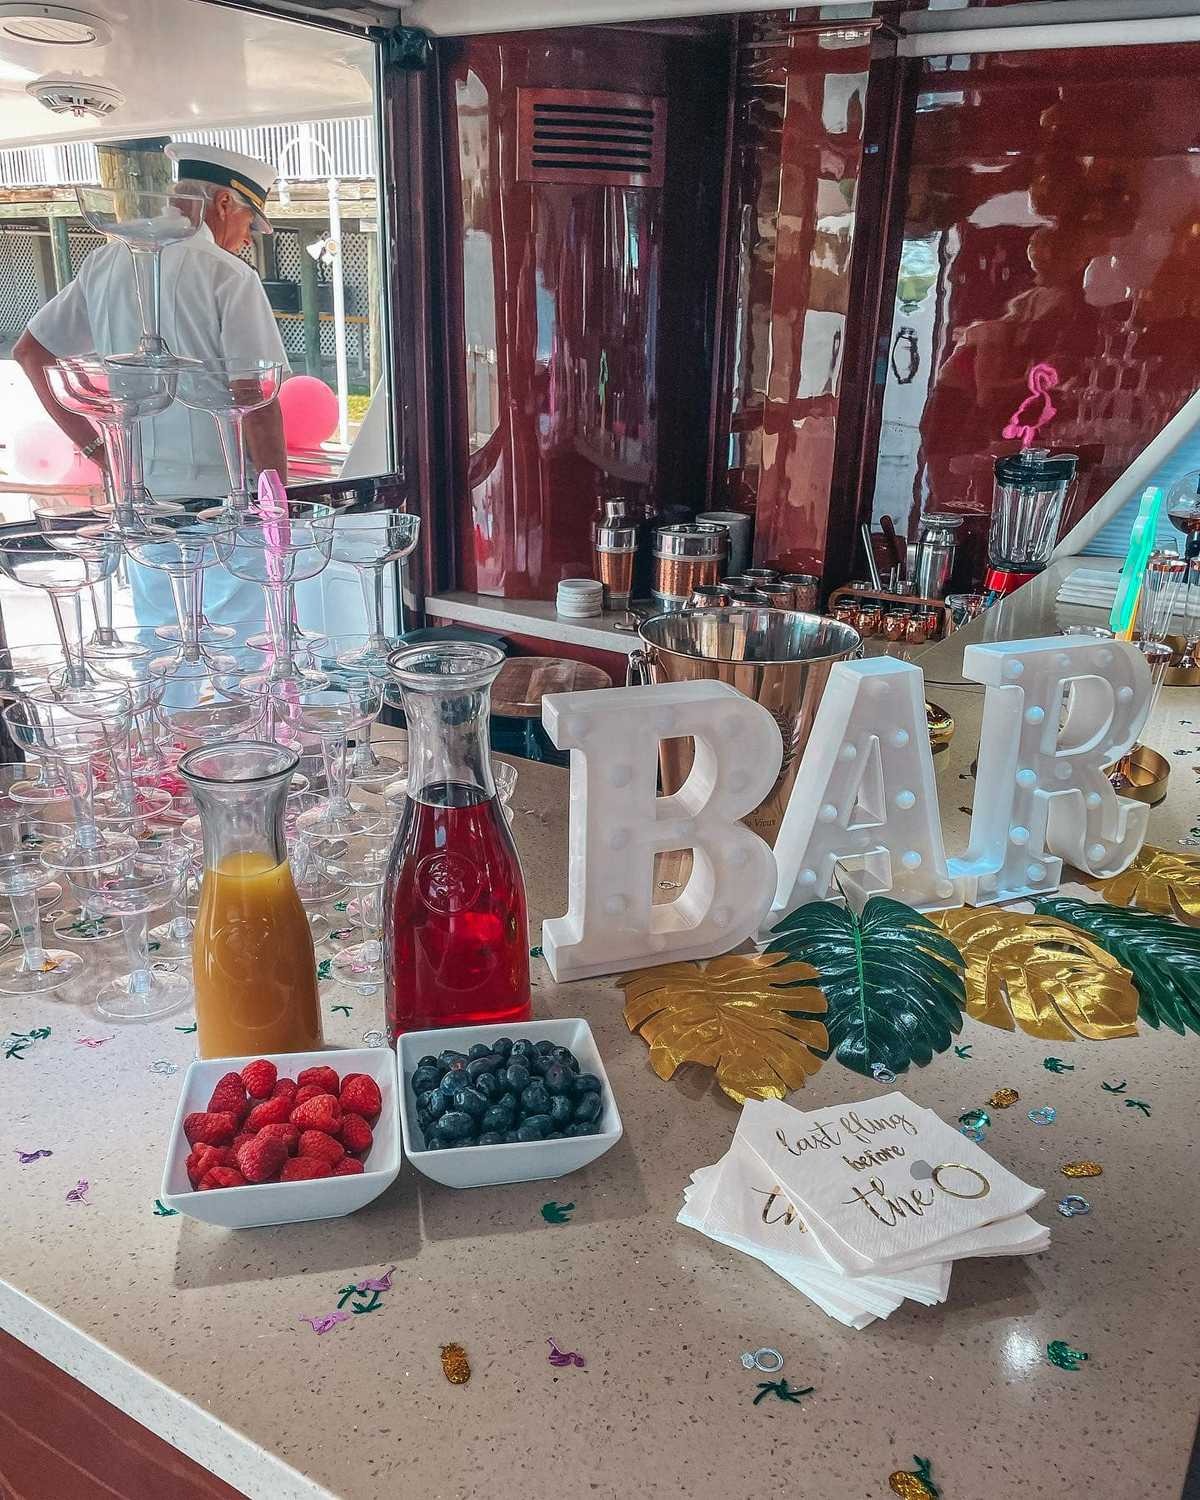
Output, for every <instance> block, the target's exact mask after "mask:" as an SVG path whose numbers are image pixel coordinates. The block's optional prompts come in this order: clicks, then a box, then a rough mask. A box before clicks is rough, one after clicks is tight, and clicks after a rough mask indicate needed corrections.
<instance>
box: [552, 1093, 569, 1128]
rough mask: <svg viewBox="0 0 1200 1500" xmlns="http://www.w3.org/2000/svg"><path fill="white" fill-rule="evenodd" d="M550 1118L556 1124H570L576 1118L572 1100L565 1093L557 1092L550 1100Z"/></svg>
mask: <svg viewBox="0 0 1200 1500" xmlns="http://www.w3.org/2000/svg"><path fill="white" fill-rule="evenodd" d="M550 1118H551V1119H552V1120H553V1121H554V1123H555V1124H556V1125H569V1124H570V1123H571V1120H572V1119H573V1118H574V1111H573V1109H572V1107H571V1101H570V1100H569V1099H568V1098H567V1096H566V1095H565V1094H555V1095H554V1097H553V1098H552V1099H551V1100H550Z"/></svg>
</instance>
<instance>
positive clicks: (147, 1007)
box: [72, 859, 192, 1021]
mask: <svg viewBox="0 0 1200 1500" xmlns="http://www.w3.org/2000/svg"><path fill="white" fill-rule="evenodd" d="M179 879H180V876H179V873H178V869H177V867H175V866H172V865H171V864H168V863H167V862H165V861H163V860H157V859H133V860H129V861H128V862H127V863H126V864H124V865H122V866H121V867H120V868H119V869H116V870H111V871H108V872H107V873H106V874H104V875H103V876H101V877H100V878H99V879H97V880H96V882H95V884H94V886H82V887H80V888H78V889H77V892H76V894H77V895H79V896H80V897H81V898H82V897H85V896H86V897H87V899H88V900H89V901H90V903H91V904H92V906H93V907H94V908H95V909H96V910H97V911H99V912H100V913H101V914H102V915H104V916H109V917H116V918H118V919H119V920H120V922H121V925H122V929H123V932H124V937H125V948H126V952H127V954H128V956H129V966H130V967H129V971H128V973H125V974H122V975H120V976H119V977H118V978H116V979H114V980H113V981H112V982H111V983H110V984H106V985H105V986H104V987H103V989H101V990H100V991H99V993H98V994H97V995H96V1009H97V1010H98V1011H99V1012H100V1014H101V1015H102V1016H104V1017H105V1018H106V1019H107V1020H110V1021H153V1020H155V1019H157V1018H158V1017H159V1016H165V1015H168V1014H170V1012H171V1011H174V1010H178V1009H179V1007H180V1006H182V1005H184V1004H186V1003H187V1002H188V1001H190V1000H191V998H192V986H191V984H190V983H189V982H188V980H187V979H185V978H184V977H183V975H181V974H177V973H174V972H173V971H172V970H171V969H169V968H166V967H164V966H162V965H156V964H152V962H151V959H150V951H149V937H148V927H149V917H150V913H151V912H152V911H157V910H158V909H159V907H161V906H166V905H168V904H169V903H170V901H171V900H172V898H173V896H174V893H175V888H176V886H177V885H178V883H179ZM72 884H73V885H74V884H75V879H74V877H72Z"/></svg>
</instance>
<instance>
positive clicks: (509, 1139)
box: [504, 1130, 521, 1146]
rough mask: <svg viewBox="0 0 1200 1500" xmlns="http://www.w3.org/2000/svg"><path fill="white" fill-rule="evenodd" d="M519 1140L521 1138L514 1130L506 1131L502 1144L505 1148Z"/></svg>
mask: <svg viewBox="0 0 1200 1500" xmlns="http://www.w3.org/2000/svg"><path fill="white" fill-rule="evenodd" d="M520 1139H521V1137H520V1136H519V1135H518V1134H517V1132H516V1131H515V1130H506V1131H505V1132H504V1144H505V1145H506V1146H514V1145H516V1143H517V1142H518V1141H519V1140H520Z"/></svg>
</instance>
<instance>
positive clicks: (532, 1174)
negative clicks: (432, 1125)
mask: <svg viewBox="0 0 1200 1500" xmlns="http://www.w3.org/2000/svg"><path fill="white" fill-rule="evenodd" d="M502 1036H510V1037H512V1039H513V1040H514V1041H516V1040H517V1038H518V1037H528V1038H529V1040H530V1041H531V1042H540V1041H541V1040H542V1039H543V1038H545V1039H546V1040H547V1041H550V1042H553V1043H554V1045H555V1046H556V1047H569V1048H570V1049H571V1051H572V1052H573V1053H574V1054H575V1056H576V1057H577V1058H578V1060H579V1067H580V1070H581V1071H582V1072H584V1073H594V1074H595V1075H596V1077H597V1078H599V1080H600V1085H601V1090H602V1093H601V1098H602V1099H603V1100H604V1108H603V1109H602V1110H601V1111H600V1115H599V1118H598V1120H597V1122H596V1123H597V1125H598V1126H599V1130H598V1131H597V1133H596V1134H595V1135H581V1136H571V1137H570V1138H568V1139H567V1140H563V1141H514V1142H513V1143H512V1144H511V1145H499V1146H447V1147H445V1148H443V1149H442V1150H440V1151H430V1150H427V1149H426V1147H425V1146H424V1145H422V1144H421V1142H422V1141H423V1140H424V1137H423V1135H422V1133H421V1129H420V1126H418V1124H417V1096H416V1094H415V1093H414V1091H413V1086H412V1075H413V1072H414V1070H415V1069H416V1066H417V1059H418V1058H421V1057H424V1056H426V1055H427V1054H430V1053H432V1054H433V1055H434V1056H435V1057H436V1055H437V1054H438V1053H439V1052H446V1051H449V1050H453V1051H458V1052H466V1051H467V1050H468V1049H469V1048H471V1047H473V1046H474V1045H475V1043H476V1042H484V1043H487V1042H494V1041H495V1040H496V1038H497V1037H502ZM396 1060H397V1062H398V1063H399V1066H400V1129H401V1131H402V1132H403V1135H404V1154H405V1156H407V1158H408V1160H409V1161H410V1162H411V1163H412V1165H413V1166H414V1167H416V1169H417V1171H418V1172H424V1173H425V1175H426V1177H432V1178H433V1180H434V1181H435V1182H442V1183H445V1185H446V1186H447V1187H455V1188H464V1187H493V1186H495V1185H496V1184H497V1183H501V1182H537V1181H538V1180H539V1179H540V1178H542V1177H563V1176H565V1175H566V1174H567V1173H568V1172H577V1171H578V1170H579V1168H580V1167H586V1166H587V1164H588V1162H590V1161H595V1160H596V1158H597V1157H598V1156H603V1155H604V1153H605V1152H606V1151H608V1150H610V1149H611V1148H612V1147H613V1146H615V1145H616V1144H617V1142H618V1141H619V1140H620V1139H621V1134H622V1126H621V1116H620V1113H619V1111H618V1110H617V1101H616V1099H615V1098H614V1097H613V1091H612V1085H611V1084H610V1083H609V1081H608V1074H607V1073H606V1072H605V1071H604V1063H603V1062H602V1061H601V1058H600V1053H599V1051H598V1050H597V1048H596V1043H595V1040H594V1039H593V1037H592V1028H591V1027H590V1026H589V1025H588V1023H587V1022H586V1021H585V1020H583V1019H582V1018H577V1019H575V1020H570V1021H527V1022H526V1023H525V1024H524V1025H521V1024H517V1025H509V1026H459V1027H456V1028H450V1029H447V1030H442V1031H408V1032H405V1033H404V1035H403V1036H401V1037H399V1038H398V1040H397V1042H396ZM238 1191H241V1190H240V1189H238Z"/></svg>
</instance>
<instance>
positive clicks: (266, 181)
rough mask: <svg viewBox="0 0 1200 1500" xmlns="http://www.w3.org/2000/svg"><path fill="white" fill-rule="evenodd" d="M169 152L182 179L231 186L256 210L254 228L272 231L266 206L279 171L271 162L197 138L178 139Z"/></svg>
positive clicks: (233, 190)
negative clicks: (202, 141) (198, 140)
mask: <svg viewBox="0 0 1200 1500" xmlns="http://www.w3.org/2000/svg"><path fill="white" fill-rule="evenodd" d="M166 154H167V155H168V156H169V157H170V158H171V160H172V161H173V162H174V163H175V165H176V169H177V171H178V173H179V178H180V180H181V181H184V180H187V181H190V182H211V183H212V184H213V185H214V186H215V187H223V188H229V190H230V191H231V192H234V193H236V194H237V195H238V197H239V198H241V199H243V200H244V201H245V203H246V204H247V205H248V206H249V207H250V208H252V209H253V210H254V228H255V229H256V230H258V232H259V233H260V234H270V233H271V232H272V230H271V221H270V220H269V219H268V218H267V215H266V207H267V194H268V193H269V192H270V191H271V187H272V184H273V183H274V181H275V177H276V172H275V168H274V167H273V166H271V165H270V163H269V162H265V161H259V160H258V159H257V158H256V157H253V156H246V155H244V154H243V153H242V152H241V151H223V150H222V149H221V148H220V147H219V146H201V145H200V144H199V143H198V142H196V141H178V142H176V143H175V144H174V145H171V146H168V147H167V150H166Z"/></svg>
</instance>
